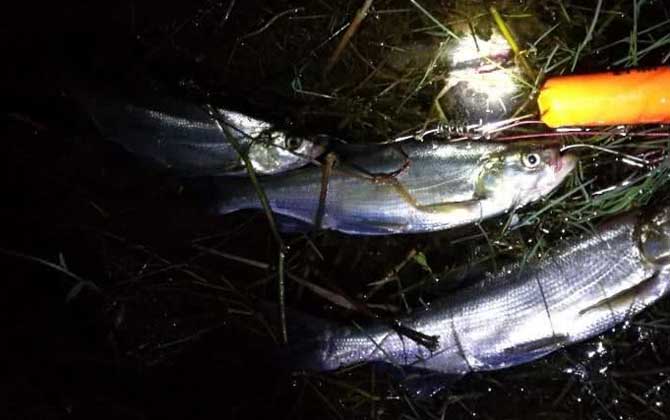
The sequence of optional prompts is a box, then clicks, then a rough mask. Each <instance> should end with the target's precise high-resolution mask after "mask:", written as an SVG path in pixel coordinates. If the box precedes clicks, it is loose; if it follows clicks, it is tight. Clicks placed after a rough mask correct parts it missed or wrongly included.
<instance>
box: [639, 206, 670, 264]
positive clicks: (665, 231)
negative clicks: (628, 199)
mask: <svg viewBox="0 0 670 420" xmlns="http://www.w3.org/2000/svg"><path fill="white" fill-rule="evenodd" d="M638 240H639V242H640V245H639V246H640V251H641V252H642V255H644V257H645V259H646V260H647V261H649V262H651V263H652V264H655V265H660V266H668V267H670V207H667V206H664V207H663V208H661V209H660V210H656V211H655V212H654V213H652V214H651V215H650V216H648V217H644V218H643V221H642V222H641V223H640V224H639V225H638Z"/></svg>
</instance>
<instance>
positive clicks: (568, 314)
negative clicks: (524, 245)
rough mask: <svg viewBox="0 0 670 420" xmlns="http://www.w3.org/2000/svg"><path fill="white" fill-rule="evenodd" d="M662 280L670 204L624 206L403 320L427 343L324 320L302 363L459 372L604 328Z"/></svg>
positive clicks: (504, 363) (638, 305) (668, 265)
mask: <svg viewBox="0 0 670 420" xmlns="http://www.w3.org/2000/svg"><path fill="white" fill-rule="evenodd" d="M669 287H670V208H665V209H663V210H661V211H659V212H657V213H656V214H655V215H653V216H652V217H649V218H648V217H640V215H639V214H637V213H629V214H626V215H624V216H620V217H618V218H616V219H614V220H612V221H611V223H608V224H607V225H605V226H603V227H601V228H600V229H599V230H598V231H597V232H596V233H595V234H592V235H590V236H585V237H583V238H581V239H576V240H573V241H571V242H567V243H565V244H564V245H563V246H561V247H560V248H558V249H556V251H555V252H553V253H551V254H550V255H548V256H547V257H546V258H544V259H542V260H541V261H539V262H538V261H535V262H532V263H529V264H526V265H521V264H516V265H512V266H509V267H506V268H505V269H503V270H502V271H501V273H500V274H498V275H494V276H490V277H488V278H485V279H483V280H482V281H479V282H478V283H474V284H472V285H471V286H469V287H465V288H463V289H460V290H458V291H456V292H454V293H452V294H451V295H450V296H448V297H446V298H445V299H444V300H442V301H440V302H436V303H435V304H433V305H431V306H430V308H429V309H426V310H420V311H418V312H417V313H415V314H413V315H412V316H409V317H407V318H406V319H403V320H401V325H403V326H405V327H407V328H409V329H411V330H415V331H418V332H419V333H422V334H425V335H427V336H434V337H437V345H436V346H435V347H434V348H432V349H429V348H427V347H425V346H423V345H421V344H418V343H417V342H416V341H413V340H411V339H408V338H406V337H403V336H400V335H398V334H397V333H396V332H394V330H393V329H392V328H390V327H388V326H385V325H377V326H371V327H370V328H361V329H357V328H325V329H323V331H322V333H321V334H320V335H319V337H318V338H317V339H316V340H315V346H314V347H312V348H313V349H314V350H313V351H312V352H310V353H309V354H308V355H307V356H305V358H304V359H303V360H302V367H304V368H310V369H316V370H332V369H338V368H341V367H344V366H349V365H352V364H354V363H359V362H388V363H392V364H395V365H400V366H407V367H415V368H420V369H427V370H430V371H436V372H440V373H442V374H450V375H457V376H458V375H463V374H466V373H468V372H472V371H489V370H495V369H501V368H506V367H510V366H514V365H518V364H521V363H525V362H529V361H532V360H535V359H538V358H540V357H543V356H545V355H547V354H549V353H551V352H553V351H555V350H557V349H560V348H562V347H564V346H567V345H570V344H572V343H576V342H579V341H582V340H585V339H588V338H590V337H594V336H596V335H598V334H601V333H603V332H605V331H607V330H609V329H610V328H612V327H613V326H615V325H617V324H619V323H621V322H623V321H624V320H627V319H629V318H630V317H632V316H633V315H635V314H637V313H638V312H640V311H642V310H643V309H644V308H646V307H648V306H649V305H651V304H653V303H654V302H655V301H657V300H658V299H659V298H661V297H662V296H664V295H665V294H666V293H667V292H668V289H669Z"/></svg>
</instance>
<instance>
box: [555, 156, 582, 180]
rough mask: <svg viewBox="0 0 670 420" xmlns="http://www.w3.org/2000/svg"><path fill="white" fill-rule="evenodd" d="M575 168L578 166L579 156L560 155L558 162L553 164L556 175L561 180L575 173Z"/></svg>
mask: <svg viewBox="0 0 670 420" xmlns="http://www.w3.org/2000/svg"><path fill="white" fill-rule="evenodd" d="M575 166H577V156H576V155H573V154H572V153H564V154H561V155H558V156H557V158H556V160H554V162H553V163H552V167H553V168H554V173H555V174H556V177H557V178H559V179H563V178H564V177H566V176H567V175H568V174H569V173H570V172H572V171H573V169H575Z"/></svg>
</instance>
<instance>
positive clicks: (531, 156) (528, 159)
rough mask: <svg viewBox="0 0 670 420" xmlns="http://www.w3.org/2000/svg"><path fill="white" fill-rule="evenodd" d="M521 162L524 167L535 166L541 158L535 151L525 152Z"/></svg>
mask: <svg viewBox="0 0 670 420" xmlns="http://www.w3.org/2000/svg"><path fill="white" fill-rule="evenodd" d="M521 162H522V163H523V166H525V167H526V168H530V169H532V168H536V167H537V166H538V165H539V164H540V163H541V162H542V158H541V157H540V155H539V154H537V153H526V154H524V155H523V156H522V158H521Z"/></svg>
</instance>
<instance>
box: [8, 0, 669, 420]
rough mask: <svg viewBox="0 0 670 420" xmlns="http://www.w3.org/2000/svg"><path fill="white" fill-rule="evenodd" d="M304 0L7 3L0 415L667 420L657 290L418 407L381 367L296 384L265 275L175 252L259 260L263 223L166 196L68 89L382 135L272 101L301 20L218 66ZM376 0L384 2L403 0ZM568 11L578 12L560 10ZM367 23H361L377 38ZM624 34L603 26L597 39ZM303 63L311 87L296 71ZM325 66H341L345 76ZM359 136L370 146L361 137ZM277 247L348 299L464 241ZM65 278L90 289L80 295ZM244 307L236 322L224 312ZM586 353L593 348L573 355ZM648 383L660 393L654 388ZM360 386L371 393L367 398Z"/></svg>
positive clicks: (280, 94) (172, 192) (436, 238)
mask: <svg viewBox="0 0 670 420" xmlns="http://www.w3.org/2000/svg"><path fill="white" fill-rule="evenodd" d="M304 3H305V2H298V1H296V2H290V1H279V0H278V1H273V2H267V1H261V0H244V1H242V0H238V1H237V2H236V4H235V5H234V6H235V7H234V8H233V9H232V12H231V14H230V15H229V17H228V18H226V14H227V10H228V7H229V5H230V3H229V2H228V1H222V2H211V1H195V2H181V3H177V2H174V3H173V2H168V3H165V2H158V1H153V0H142V1H126V0H123V1H118V2H108V1H105V2H93V3H91V2H74V1H66V2H31V1H26V2H16V3H13V4H12V5H11V8H8V9H6V10H4V11H3V13H2V17H0V22H1V24H0V38H1V39H2V41H0V57H2V60H1V62H2V64H1V65H0V98H1V99H0V100H1V103H0V107H1V111H2V112H1V113H0V121H2V124H1V125H0V141H1V144H2V147H3V148H4V150H3V151H2V153H1V154H0V156H2V157H1V159H2V163H1V164H0V168H2V169H1V170H2V174H1V176H0V193H1V194H2V195H1V197H2V204H1V205H0V249H1V250H0V267H2V271H1V273H2V277H1V278H2V282H1V284H2V291H1V292H0V296H2V302H1V305H2V308H3V311H2V312H3V313H4V314H5V315H4V316H3V317H2V319H3V324H5V325H4V326H3V332H4V334H3V336H2V343H3V344H2V346H0V347H2V348H4V349H5V351H3V352H2V353H3V354H4V356H3V358H4V360H5V361H6V366H7V371H6V372H5V373H3V374H2V375H1V376H0V378H1V379H0V384H1V385H2V388H0V390H2V393H3V395H5V396H6V402H5V403H4V404H2V408H0V410H7V413H5V414H6V415H2V413H0V416H2V417H8V418H46V419H51V418H92V417H95V418H177V417H179V418H256V417H267V416H273V417H279V418H284V417H286V418H314V417H319V418H320V417H334V418H353V417H362V418H364V417H379V418H396V417H397V416H399V415H400V414H401V413H402V414H404V415H406V416H408V417H411V418H421V417H428V418H439V416H441V415H442V413H446V414H445V415H446V418H472V414H471V413H472V412H476V413H478V415H481V416H482V417H484V418H496V419H498V418H510V419H512V418H540V417H542V418H558V419H561V418H594V417H595V416H600V418H618V417H617V416H618V415H619V414H621V415H625V416H628V417H624V418H665V417H664V416H666V414H667V407H666V406H664V405H663V404H661V405H659V406H657V405H655V404H656V403H657V402H665V401H667V396H668V386H667V384H664V381H665V376H664V375H665V372H667V369H668V367H667V361H668V360H670V359H668V349H670V341H669V339H668V337H667V334H665V333H664V331H665V330H664V329H663V328H660V327H658V328H647V327H645V326H644V325H643V324H644V323H645V322H648V323H649V324H651V323H653V322H656V323H657V324H658V323H660V324H662V325H665V324H666V322H665V321H666V320H667V319H668V318H670V317H668V316H667V313H668V312H667V302H666V304H665V305H659V307H658V308H654V311H653V313H647V314H645V315H644V316H643V318H641V320H640V325H642V326H640V325H635V326H633V327H629V328H626V329H622V330H618V331H617V332H616V334H615V335H608V336H606V337H600V338H598V339H597V340H596V341H593V342H590V343H587V344H584V345H582V346H577V347H576V348H574V349H570V350H568V351H562V352H559V354H557V355H554V356H552V357H550V358H549V359H547V360H543V361H540V362H538V363H535V364H533V365H531V366H525V367H520V368H517V369H512V370H507V371H504V372H496V373H493V374H485V375H473V376H471V377H469V378H467V379H466V380H464V381H460V382H458V383H457V384H455V385H454V387H453V388H452V389H451V390H450V391H448V392H447V393H446V394H445V395H442V396H441V397H440V398H438V399H435V400H433V401H428V402H425V401H423V402H414V401H412V400H411V399H409V398H408V397H406V396H403V394H402V393H399V392H398V391H397V389H396V388H394V386H393V384H392V382H391V383H389V381H386V380H385V379H384V378H383V377H382V376H379V377H376V378H377V379H376V380H375V381H376V382H374V381H373V382H374V383H375V384H376V385H374V384H373V385H370V383H369V378H370V375H371V374H372V375H374V370H373V368H369V367H363V368H360V369H359V370H355V371H353V373H345V374H342V375H323V376H319V375H314V376H309V375H308V376H300V377H292V376H290V375H289V374H288V373H287V372H285V371H284V370H283V369H282V367H281V364H279V363H277V360H276V359H275V358H274V355H275V354H276V348H277V346H276V345H275V344H274V342H273V340H271V339H270V338H268V334H263V326H262V325H261V324H259V322H257V318H256V317H255V315H253V314H254V312H255V311H254V309H253V303H252V301H253V299H254V298H256V297H261V298H266V299H274V298H275V297H276V294H275V292H276V286H275V280H276V276H275V274H274V272H273V270H272V269H270V270H256V269H253V268H249V267H245V266H240V265H238V264H235V263H231V262H230V261H226V260H221V259H216V258H213V257H211V256H209V257H208V256H206V255H203V253H202V252H196V251H195V250H194V247H193V244H194V243H205V244H213V243H214V244H216V245H217V246H225V247H226V248H227V249H232V250H235V251H236V253H237V254H239V255H243V256H247V257H250V258H254V259H257V260H260V261H275V258H276V245H275V244H274V242H273V239H272V237H271V236H270V232H269V230H268V228H267V227H266V224H265V223H264V219H263V216H262V215H259V214H250V213H244V214H241V215H234V216H232V217H226V218H217V217H212V216H208V215H206V214H205V213H204V212H202V211H201V209H199V208H198V207H197V205H196V204H195V203H193V202H192V201H190V200H188V198H187V197H184V196H183V195H182V194H181V192H180V191H181V187H182V181H181V180H179V179H177V178H175V177H173V176H171V175H170V174H166V173H163V172H160V171H157V170H155V168H152V167H147V165H145V164H144V163H142V162H139V161H138V160H136V159H135V158H134V157H132V156H130V155H128V154H126V153H125V152H124V151H123V150H121V149H120V148H118V147H116V146H114V145H112V144H108V143H106V142H104V141H103V140H102V139H101V138H100V136H99V135H98V134H97V133H96V132H95V130H94V128H93V127H92V126H91V124H90V122H89V121H88V119H87V118H86V117H85V113H83V112H82V109H81V108H80V107H79V106H78V105H77V104H76V102H75V101H73V100H72V99H71V97H70V96H69V92H70V90H71V89H72V87H77V86H80V85H81V84H86V83H90V82H95V83H100V84H103V85H105V86H107V87H110V86H111V87H113V88H115V89H120V90H124V91H128V92H133V93H135V94H138V92H139V94H141V92H142V91H144V90H146V89H150V90H161V91H163V92H167V93H171V94H175V95H178V96H182V97H188V98H196V99H203V98H207V99H208V100H214V101H220V102H221V103H225V104H226V105H229V106H231V107H234V108H236V109H241V110H245V111H249V112H251V113H254V114H259V115H263V116H264V117H266V118H268V119H270V120H272V121H273V122H276V123H277V124H279V125H282V124H287V121H293V122H294V123H295V124H296V125H297V128H298V129H301V130H305V131H310V130H312V131H313V130H314V128H315V127H317V128H318V129H319V131H326V132H329V133H333V134H337V135H343V134H344V133H358V136H357V137H356V136H354V139H353V140H355V141H361V140H375V139H379V138H382V137H383V135H385V133H386V131H385V130H387V129H390V128H393V127H392V126H388V127H387V126H382V125H373V127H372V128H370V127H367V128H366V126H364V125H361V126H358V125H355V124H354V125H353V126H346V124H342V121H341V120H342V118H341V117H342V115H341V112H342V111H341V110H339V109H333V110H329V112H324V113H322V114H319V115H318V116H316V117H315V115H316V114H310V113H309V109H314V108H317V109H321V107H320V105H321V104H320V103H318V102H317V103H315V102H314V101H313V100H312V99H309V98H307V99H305V98H301V99H296V98H295V97H293V96H292V95H290V94H288V93H287V92H288V91H289V89H288V86H289V85H290V83H291V81H292V80H294V78H295V74H296V68H297V67H300V66H298V65H296V64H300V63H303V60H305V57H309V59H310V60H311V59H313V60H315V62H316V63H317V66H316V67H317V68H318V65H322V64H323V63H324V62H325V59H326V58H327V57H328V55H329V53H330V50H329V49H326V50H323V51H322V50H320V49H319V48H320V47H319V46H320V45H321V44H322V43H323V41H324V39H327V38H328V34H329V32H328V31H324V33H320V34H319V35H318V36H317V35H314V33H316V32H309V30H308V29H309V28H310V27H309V26H305V27H303V28H298V29H295V30H293V31H288V32H282V28H284V27H283V26H282V25H284V24H285V22H284V21H283V20H281V19H279V20H278V21H277V27H276V28H275V29H277V30H276V31H275V32H271V34H272V35H268V37H267V38H265V37H260V38H257V37H254V38H253V39H249V40H248V41H247V48H241V49H239V51H237V52H235V54H233V55H232V58H231V53H232V52H233V50H234V49H235V48H236V47H235V45H236V40H237V39H238V38H239V37H240V34H249V33H252V32H253V31H255V30H257V29H259V28H262V27H263V25H265V24H266V23H268V22H269V19H271V18H272V17H273V16H276V15H277V14H278V13H281V12H282V11H286V10H290V9H291V8H292V7H296V6H301V5H304ZM316 3H318V5H317V6H314V7H315V9H316V10H317V12H318V13H333V15H334V16H335V17H334V18H333V20H332V21H331V23H330V24H331V27H329V30H331V29H332V28H333V27H337V24H338V23H343V22H347V21H349V20H350V19H351V16H352V14H353V12H354V11H355V10H356V9H357V7H359V5H360V2H357V1H340V2H338V3H337V4H334V5H329V3H328V2H315V3H313V4H316ZM386 3H388V4H386ZM386 3H384V6H385V7H388V8H392V7H395V6H398V4H400V3H402V2H392V1H391V2H386ZM427 3H429V2H427ZM448 3H450V2H432V3H431V4H434V5H438V6H440V5H444V6H445V7H446V6H448ZM477 3H482V4H483V3H485V2H477ZM540 3H542V2H540ZM573 3H575V4H585V5H586V6H589V7H592V6H593V5H592V2H572V3H567V6H568V7H569V6H570V5H572V4H573ZM622 3H625V2H622ZM656 3H657V4H656V6H655V7H657V9H658V11H657V12H658V13H657V17H658V18H659V19H667V18H668V17H667V11H666V10H665V6H664V5H663V2H656ZM552 4H554V3H552ZM400 6H402V7H406V4H405V3H402V4H400ZM622 7H623V6H622ZM541 10H542V9H541ZM551 10H554V9H551ZM551 10H549V9H546V10H545V11H546V13H549V12H550V11H551ZM571 10H572V9H571ZM574 10H575V11H574V16H573V18H574V19H575V22H576V23H575V25H578V24H582V23H583V22H586V23H588V22H589V19H590V15H589V14H586V13H585V14H584V15H580V13H581V12H579V9H574ZM626 10H627V9H626ZM315 13H316V12H315ZM663 13H665V15H663ZM664 16H665V17H664ZM547 19H549V20H551V19H556V16H549V17H547ZM333 22H334V23H333ZM315 25H316V26H318V24H315ZM378 26H379V25H378ZM378 26H374V25H370V27H369V29H368V31H379V33H383V32H384V31H386V30H388V28H387V27H383V28H378ZM273 28H274V26H273ZM629 28H630V27H629V26H621V27H615V28H614V29H613V32H614V33H615V34H614V35H613V36H615V38H614V39H617V38H616V36H620V35H625V34H627V33H628V30H629ZM312 29H314V28H312ZM396 29H397V30H399V31H400V30H402V29H403V28H402V27H397V28H396ZM267 32H268V34H270V31H267ZM331 32H332V30H331ZM264 35H265V33H264ZM403 36H404V37H405V38H406V40H409V39H411V37H412V35H403ZM582 36H583V32H579V35H578V37H582ZM280 41H281V42H280ZM282 45H292V46H293V47H292V48H282ZM331 48H332V45H331ZM314 51H317V53H318V54H316V56H315V57H316V58H314V54H312V55H310V53H313V52H314ZM363 52H365V51H363ZM601 61H603V58H602V56H597V55H593V56H590V57H587V58H585V59H584V60H583V62H582V63H581V65H583V66H584V68H586V69H589V68H590V67H594V68H597V67H598V65H599V64H600V63H601ZM231 62H232V63H233V64H236V65H230V63H231ZM250 63H251V64H250ZM304 68H305V73H306V76H305V77H310V75H309V72H310V71H312V70H310V68H312V67H309V66H305V67H304ZM339 71H342V73H344V75H345V76H347V74H346V73H347V68H346V67H345V68H344V69H340V70H339ZM337 72H338V70H337V69H336V70H335V76H334V77H336V76H338V74H337ZM339 76H342V75H341V74H340V75H339ZM359 76H360V75H359ZM354 103H358V102H356V101H355V102H354ZM306 110H307V111H306ZM304 115H310V116H311V117H310V118H304ZM371 118H372V117H371ZM296 121H297V122H296ZM398 121H399V122H398ZM396 122H398V123H399V124H400V123H401V122H402V117H398V119H397V120H394V123H396ZM369 132H370V133H371V134H370V135H369V138H368V137H366V136H367V134H365V135H361V134H360V133H369ZM469 233H472V232H469ZM209 238H214V239H213V240H211V239H209ZM212 241H213V242H212ZM290 243H291V245H292V250H293V251H292V252H294V254H293V255H297V256H298V257H296V259H297V260H299V261H298V262H299V263H300V264H301V265H300V267H301V270H302V271H301V273H302V274H303V275H304V276H305V277H306V278H319V279H323V281H324V282H325V283H326V284H328V285H333V284H338V285H339V286H341V287H342V288H343V289H345V291H350V290H356V287H358V288H360V283H361V282H362V281H371V279H372V280H374V279H379V278H382V277H383V276H384V274H385V273H386V272H387V271H388V270H389V269H392V268H393V266H395V264H396V263H397V262H398V261H402V260H403V258H404V256H405V254H406V253H407V250H408V249H414V248H416V249H420V250H421V249H424V250H426V252H427V254H428V256H429V261H447V262H449V261H454V260H455V259H457V258H458V257H460V256H461V254H459V252H460V250H462V249H463V248H469V245H465V246H464V245H461V246H460V248H459V250H458V251H455V250H454V249H455V248H454V247H453V246H448V244H449V236H448V235H439V234H438V235H418V236H413V237H408V238H401V239H385V238H358V239H356V238H351V237H345V236H342V235H337V234H323V235H322V236H319V238H318V245H319V247H320V250H321V252H322V253H323V254H324V255H325V257H326V258H325V262H319V260H318V259H317V258H316V257H315V256H314V255H313V254H310V251H309V245H308V244H306V243H305V241H302V240H301V239H300V238H291V239H290ZM49 264H51V266H49ZM53 265H57V266H58V267H54V266H53ZM271 265H272V263H271ZM444 265H445V266H447V265H448V263H444ZM63 271H65V272H67V273H70V274H67V273H63ZM416 271H417V273H416V276H419V275H420V274H421V270H419V269H417V270H416ZM71 274H74V275H76V276H78V279H73V278H72V275H71ZM80 279H84V280H86V281H90V282H93V283H95V284H96V285H97V288H92V287H86V286H84V287H80V285H81V283H80V282H79V280H80ZM203 280H205V281H203ZM231 284H233V286H231ZM239 285H242V286H244V290H242V289H239V288H237V287H238V286H239ZM303 292H304V291H302V290H301V289H299V288H296V287H294V288H293V289H291V290H290V295H289V301H290V302H291V301H292V302H297V301H300V302H301V304H302V308H303V309H307V310H310V309H311V310H315V309H320V310H323V306H324V305H323V303H322V302H320V304H319V303H318V300H317V302H316V303H315V302H314V299H310V298H305V299H303V298H302V294H303ZM429 295H430V294H429ZM421 297H422V296H421V295H419V296H418V297H417V296H415V297H414V299H419V298H421ZM247 312H248V313H250V314H252V315H249V316H248V317H247V318H248V320H251V321H250V322H247V323H245V322H239V320H238V318H237V317H235V316H233V314H238V313H247ZM325 312H326V313H327V314H328V313H330V312H328V311H327V310H326V311H325ZM331 312H332V311H331ZM242 318H245V316H242ZM247 324H250V325H247ZM664 328H665V327H664ZM603 343H604V344H603ZM631 343H633V344H631ZM603 345H604V347H605V349H606V351H605V352H603V353H602V354H601V353H597V356H595V357H588V356H585V355H587V354H590V353H591V352H593V351H596V350H598V349H599V348H600V346H603ZM568 369H572V370H571V371H568ZM603 369H604V370H603ZM601 370H602V371H601ZM575 371H576V372H577V373H575ZM566 372H567V373H566ZM603 372H604V373H603ZM612 372H614V373H612ZM366 380H367V381H368V382H365V381H366ZM656 384H661V385H662V386H660V387H659V389H658V390H655V388H654V386H655V385H656ZM375 387H376V388H375ZM361 389H362V390H365V391H366V392H367V391H370V392H371V393H372V394H375V395H378V396H379V399H377V400H366V399H365V398H363V397H361V393H360V392H358V391H359V390H361ZM647 390H649V391H650V393H645V392H646V391H647ZM387 396H388V397H389V398H388V399H385V397H387ZM614 400H617V401H619V402H617V403H614V402H613V401H614ZM617 404H618V405H617ZM638 416H639V417H638Z"/></svg>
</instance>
